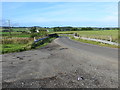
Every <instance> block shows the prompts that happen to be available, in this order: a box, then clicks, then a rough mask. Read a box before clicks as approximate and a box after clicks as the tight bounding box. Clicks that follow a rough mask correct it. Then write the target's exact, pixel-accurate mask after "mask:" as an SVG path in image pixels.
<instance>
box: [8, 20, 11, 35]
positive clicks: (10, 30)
mask: <svg viewBox="0 0 120 90" xmlns="http://www.w3.org/2000/svg"><path fill="white" fill-rule="evenodd" d="M8 24H9V26H8V27H9V33H10V36H11V25H10V20H8Z"/></svg>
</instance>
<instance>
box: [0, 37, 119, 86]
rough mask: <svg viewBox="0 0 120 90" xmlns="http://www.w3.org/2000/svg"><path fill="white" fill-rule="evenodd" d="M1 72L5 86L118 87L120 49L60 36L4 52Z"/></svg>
mask: <svg viewBox="0 0 120 90" xmlns="http://www.w3.org/2000/svg"><path fill="white" fill-rule="evenodd" d="M2 76H3V77H2V87H3V88H117V87H118V50H117V49H114V48H107V47H100V46H96V45H91V44H85V43H80V42H76V41H73V40H70V39H68V38H66V37H60V38H57V39H55V40H54V41H53V42H52V43H50V44H49V45H47V46H45V47H42V48H39V49H35V50H30V51H24V52H19V53H10V54H4V55H2Z"/></svg>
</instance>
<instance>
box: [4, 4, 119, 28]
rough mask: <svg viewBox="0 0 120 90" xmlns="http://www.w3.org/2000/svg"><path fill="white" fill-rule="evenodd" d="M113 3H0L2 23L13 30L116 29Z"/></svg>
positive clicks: (116, 15)
mask: <svg viewBox="0 0 120 90" xmlns="http://www.w3.org/2000/svg"><path fill="white" fill-rule="evenodd" d="M117 8H118V3H117V2H32V3H31V2H3V3H2V16H3V17H2V19H5V20H6V19H9V20H10V21H11V25H12V24H16V25H15V26H17V27H31V26H40V27H58V26H59V27H63V26H72V27H118V9H117Z"/></svg>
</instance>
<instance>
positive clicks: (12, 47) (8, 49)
mask: <svg viewBox="0 0 120 90" xmlns="http://www.w3.org/2000/svg"><path fill="white" fill-rule="evenodd" d="M54 39H55V38H47V39H45V40H42V41H39V42H36V43H33V42H32V41H31V42H29V43H28V44H17V43H16V44H15V43H14V44H0V51H1V52H0V53H1V54H5V53H12V52H22V51H26V50H31V49H36V48H40V47H43V46H46V45H48V43H50V42H51V41H52V40H54Z"/></svg>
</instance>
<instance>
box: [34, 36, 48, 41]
mask: <svg viewBox="0 0 120 90" xmlns="http://www.w3.org/2000/svg"><path fill="white" fill-rule="evenodd" d="M46 38H48V36H47V37H44V38H40V39H36V40H35V41H34V42H38V41H41V40H44V39H46Z"/></svg>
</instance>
